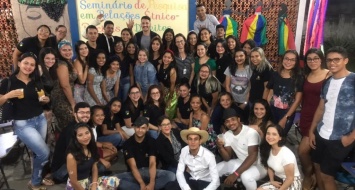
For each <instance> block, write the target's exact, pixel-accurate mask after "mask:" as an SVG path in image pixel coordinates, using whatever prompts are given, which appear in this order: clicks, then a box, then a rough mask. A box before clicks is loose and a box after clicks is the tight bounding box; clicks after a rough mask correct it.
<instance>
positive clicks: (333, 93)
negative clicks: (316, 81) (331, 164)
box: [319, 77, 345, 139]
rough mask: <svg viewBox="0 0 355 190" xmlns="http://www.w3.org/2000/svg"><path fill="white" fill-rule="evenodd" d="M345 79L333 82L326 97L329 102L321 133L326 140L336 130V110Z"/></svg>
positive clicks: (326, 105)
mask: <svg viewBox="0 0 355 190" xmlns="http://www.w3.org/2000/svg"><path fill="white" fill-rule="evenodd" d="M344 79H345V77H344V78H341V79H336V80H334V79H333V80H331V81H330V84H329V88H328V93H327V95H326V100H327V102H326V103H325V104H324V106H325V109H324V115H323V121H322V123H323V126H322V130H320V131H319V135H320V136H321V137H322V138H324V139H329V138H330V135H331V134H332V132H333V128H334V125H333V124H334V117H335V109H336V108H337V102H338V95H339V92H340V88H341V86H342V84H343V82H344Z"/></svg>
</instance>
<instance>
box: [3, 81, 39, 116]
mask: <svg viewBox="0 0 355 190" xmlns="http://www.w3.org/2000/svg"><path fill="white" fill-rule="evenodd" d="M9 79H10V80H11V84H10V90H9V91H11V90H16V89H20V88H22V89H23V92H24V98H22V99H18V98H12V99H10V101H11V102H12V103H13V110H14V113H13V116H14V119H15V120H27V119H31V118H33V117H35V116H39V115H40V114H42V113H43V108H42V105H41V104H40V103H39V100H38V94H37V91H36V89H37V88H36V85H35V82H34V81H33V80H31V81H30V82H29V83H28V84H27V85H26V84H25V83H24V82H22V81H21V80H19V79H17V77H16V76H11V77H10V78H7V79H4V80H3V81H1V86H0V94H2V95H5V94H6V93H7V87H8V80H9Z"/></svg>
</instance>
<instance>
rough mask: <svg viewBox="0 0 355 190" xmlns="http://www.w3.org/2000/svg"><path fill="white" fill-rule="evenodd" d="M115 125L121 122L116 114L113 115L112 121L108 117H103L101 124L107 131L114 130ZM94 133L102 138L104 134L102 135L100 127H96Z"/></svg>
mask: <svg viewBox="0 0 355 190" xmlns="http://www.w3.org/2000/svg"><path fill="white" fill-rule="evenodd" d="M117 123H121V120H120V118H119V116H118V114H115V115H114V116H113V118H112V119H111V117H110V116H109V115H105V119H104V122H103V124H105V125H106V126H107V129H108V130H116V124H117ZM96 132H97V136H98V137H101V136H104V134H102V126H97V127H96Z"/></svg>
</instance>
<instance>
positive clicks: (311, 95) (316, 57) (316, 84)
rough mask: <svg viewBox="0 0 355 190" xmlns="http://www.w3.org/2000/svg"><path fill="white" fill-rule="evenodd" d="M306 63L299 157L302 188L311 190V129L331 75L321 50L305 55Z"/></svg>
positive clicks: (312, 49) (310, 51) (312, 170)
mask: <svg viewBox="0 0 355 190" xmlns="http://www.w3.org/2000/svg"><path fill="white" fill-rule="evenodd" d="M305 63H306V64H305V66H304V72H305V81H304V84H303V97H302V104H301V105H302V109H301V117H300V123H299V124H300V125H299V126H300V130H301V134H302V140H301V143H300V145H299V147H298V155H299V158H300V161H301V166H302V171H303V175H304V178H303V184H302V187H303V188H306V189H311V188H312V187H314V186H315V181H314V178H313V180H312V175H313V174H314V168H313V164H312V160H311V156H310V152H311V147H310V145H309V139H310V138H309V136H310V135H314V133H313V132H314V131H310V127H311V124H312V120H313V116H314V114H315V112H316V110H317V107H318V103H319V100H320V94H321V89H322V85H323V82H324V81H325V80H326V79H327V78H328V77H330V75H331V73H330V72H329V70H328V69H326V67H327V66H326V63H325V56H324V54H323V52H322V51H321V50H320V49H316V48H311V49H309V50H308V51H307V52H306V55H305Z"/></svg>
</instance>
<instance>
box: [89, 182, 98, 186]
mask: <svg viewBox="0 0 355 190" xmlns="http://www.w3.org/2000/svg"><path fill="white" fill-rule="evenodd" d="M92 184H96V185H97V182H92V183H90V185H89V187H90V186H92Z"/></svg>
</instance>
